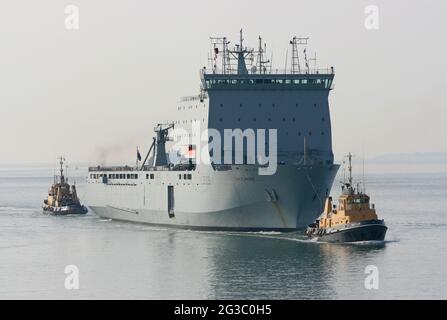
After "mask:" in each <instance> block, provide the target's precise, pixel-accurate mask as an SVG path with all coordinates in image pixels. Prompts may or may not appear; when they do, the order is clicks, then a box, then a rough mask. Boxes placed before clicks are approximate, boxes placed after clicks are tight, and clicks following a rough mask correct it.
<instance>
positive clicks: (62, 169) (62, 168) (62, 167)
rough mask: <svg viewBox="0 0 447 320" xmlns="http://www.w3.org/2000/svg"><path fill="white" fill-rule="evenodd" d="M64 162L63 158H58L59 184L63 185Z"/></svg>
mask: <svg viewBox="0 0 447 320" xmlns="http://www.w3.org/2000/svg"><path fill="white" fill-rule="evenodd" d="M64 161H65V158H64V157H62V156H61V157H60V158H59V164H60V166H61V168H60V172H61V183H64V181H65V178H64Z"/></svg>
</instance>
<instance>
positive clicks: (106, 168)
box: [88, 166, 137, 172]
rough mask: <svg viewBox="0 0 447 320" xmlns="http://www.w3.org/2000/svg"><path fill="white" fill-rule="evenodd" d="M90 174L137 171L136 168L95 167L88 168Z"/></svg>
mask: <svg viewBox="0 0 447 320" xmlns="http://www.w3.org/2000/svg"><path fill="white" fill-rule="evenodd" d="M88 171H89V172H96V171H137V168H136V167H131V166H107V167H106V166H95V167H88Z"/></svg>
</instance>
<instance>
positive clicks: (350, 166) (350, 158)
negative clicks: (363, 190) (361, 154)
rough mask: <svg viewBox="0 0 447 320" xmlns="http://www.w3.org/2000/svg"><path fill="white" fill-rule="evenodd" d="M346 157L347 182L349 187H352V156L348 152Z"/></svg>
mask: <svg viewBox="0 0 447 320" xmlns="http://www.w3.org/2000/svg"><path fill="white" fill-rule="evenodd" d="M346 157H347V158H348V161H349V165H348V171H349V178H348V182H349V185H350V186H352V157H353V155H352V154H351V152H349V153H348V155H347V156H346Z"/></svg>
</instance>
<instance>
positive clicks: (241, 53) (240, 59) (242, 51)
mask: <svg viewBox="0 0 447 320" xmlns="http://www.w3.org/2000/svg"><path fill="white" fill-rule="evenodd" d="M243 41H244V38H243V37H242V29H241V31H240V37H239V44H237V45H236V48H235V49H234V50H232V51H229V52H230V53H231V54H232V55H233V57H235V58H236V59H237V74H248V70H247V65H246V64H245V57H247V56H248V55H249V54H251V53H252V52H253V50H248V49H247V48H244V47H243Z"/></svg>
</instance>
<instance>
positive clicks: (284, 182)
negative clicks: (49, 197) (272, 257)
mask: <svg viewBox="0 0 447 320" xmlns="http://www.w3.org/2000/svg"><path fill="white" fill-rule="evenodd" d="M337 170H338V165H332V164H331V165H315V166H294V165H288V166H287V165H284V166H279V167H278V170H277V172H276V173H275V174H274V175H272V176H262V175H259V174H258V170H257V168H256V167H255V166H233V167H232V168H231V170H226V171H219V170H212V169H210V168H206V167H203V166H202V167H199V168H197V169H196V170H195V171H190V172H189V173H190V174H191V175H192V179H191V180H190V181H187V182H185V181H184V180H179V179H178V177H179V176H183V174H184V173H180V172H175V171H171V172H167V171H163V172H155V173H154V174H155V179H154V180H152V181H151V180H147V179H146V178H145V177H146V175H147V174H146V172H142V174H140V175H139V178H138V180H137V181H134V182H132V183H127V184H121V183H115V182H113V181H110V180H102V182H101V181H99V182H97V181H89V183H88V184H87V195H86V203H87V205H88V206H89V208H90V209H91V210H92V211H93V212H94V213H96V214H97V215H98V216H100V217H102V218H109V219H114V220H124V221H132V222H140V223H147V224H153V225H163V226H170V227H176V228H187V229H198V230H232V231H272V230H277V231H294V230H297V229H304V228H305V227H306V226H307V225H308V224H309V223H310V222H312V221H313V220H315V219H316V218H317V216H318V215H319V213H320V212H321V209H322V205H323V203H322V199H324V198H325V197H326V196H327V194H328V193H329V192H330V189H331V186H332V183H333V180H334V177H335V174H336V173H337ZM170 187H172V188H173V190H174V191H173V192H174V196H173V199H174V203H175V205H174V208H173V209H172V208H171V210H170V208H169V195H168V193H169V191H168V188H170Z"/></svg>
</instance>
